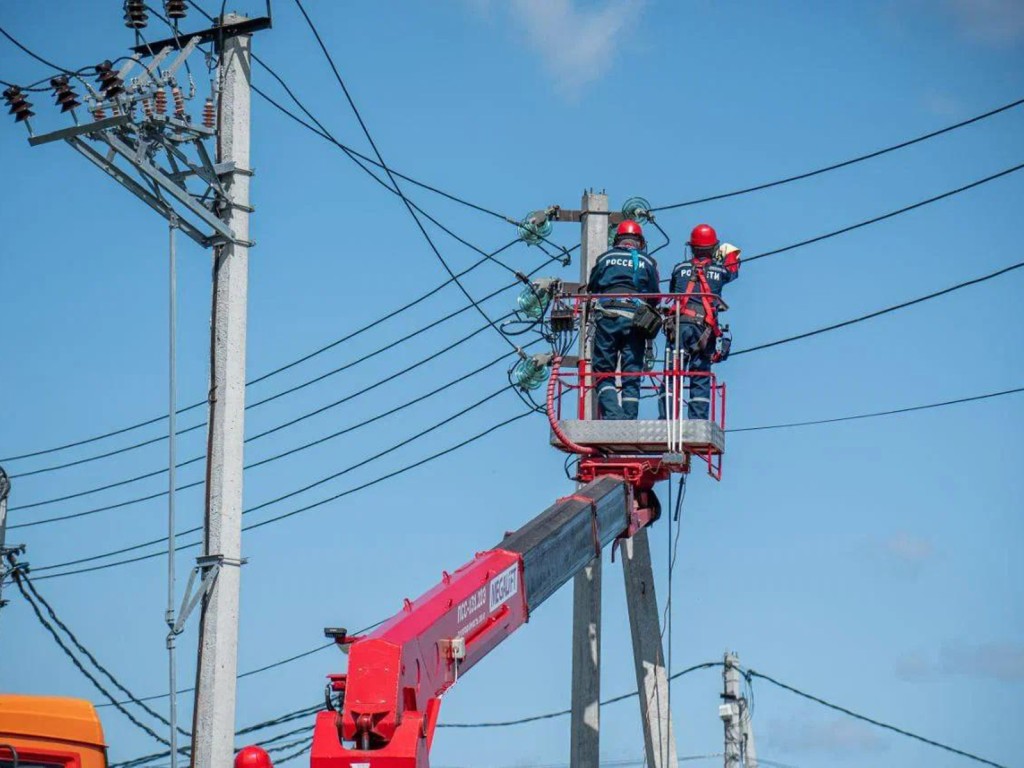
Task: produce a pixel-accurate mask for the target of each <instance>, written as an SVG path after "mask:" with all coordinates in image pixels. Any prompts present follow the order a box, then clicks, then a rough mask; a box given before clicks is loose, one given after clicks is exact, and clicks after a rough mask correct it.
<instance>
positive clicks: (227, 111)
mask: <svg viewBox="0 0 1024 768" xmlns="http://www.w3.org/2000/svg"><path fill="white" fill-rule="evenodd" d="M239 20H242V17H239V16H235V15H233V14H232V15H229V16H228V17H227V18H226V19H224V20H222V23H232V22H236V21H239ZM250 44H251V37H250V36H249V35H239V36H237V37H230V38H228V39H227V40H225V41H224V47H223V52H222V55H221V61H220V67H219V69H220V72H219V76H220V83H221V91H220V105H219V109H218V126H219V130H218V138H217V141H218V144H217V162H218V163H224V162H232V163H234V168H235V169H236V170H234V171H232V172H230V173H229V174H228V175H227V176H226V179H225V190H226V192H227V198H228V200H229V203H230V207H229V208H228V209H227V210H226V211H224V212H223V214H222V218H223V219H224V221H225V222H227V223H228V225H229V226H230V228H231V230H232V231H233V232H234V234H235V236H236V237H237V239H238V240H240V241H242V242H246V241H248V240H249V214H248V210H249V209H248V205H249V175H248V169H249V168H250V165H249V106H250V98H251V92H250V74H251V64H250V56H249V50H250ZM248 253H249V249H248V248H247V247H246V246H243V245H238V244H236V243H229V244H227V245H223V246H220V247H218V248H216V249H215V250H214V263H213V315H212V322H211V326H212V327H211V376H210V378H211V381H210V405H209V422H208V437H207V464H206V517H205V526H204V555H205V556H206V557H207V558H214V559H215V560H216V561H219V563H220V569H219V575H218V576H217V579H216V581H215V583H214V584H213V587H212V589H211V590H210V592H209V593H207V595H206V596H205V597H204V599H203V605H202V618H201V621H200V629H199V663H198V667H197V671H196V694H195V711H194V714H193V733H192V765H193V766H194V768H224V766H229V765H231V763H232V758H233V753H234V733H235V681H236V674H237V661H238V659H237V646H238V604H239V586H240V566H241V562H242V551H241V540H242V465H243V442H242V441H243V436H244V417H245V330H246V328H245V326H246V304H247V290H248ZM204 562H207V563H209V562H210V561H209V560H205V561H204Z"/></svg>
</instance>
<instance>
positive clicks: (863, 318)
mask: <svg viewBox="0 0 1024 768" xmlns="http://www.w3.org/2000/svg"><path fill="white" fill-rule="evenodd" d="M1021 267H1024V262H1017V263H1016V264H1012V265H1010V266H1007V267H1004V268H1002V269H999V270H996V271H995V272H991V273H989V274H986V275H982V276H980V277H976V278H973V279H971V280H965V281H962V282H959V283H956V284H954V285H952V286H949V287H947V288H943V289H942V290H939V291H933V292H931V293H928V294H925V295H924V296H919V297H917V298H914V299H910V300H908V301H904V302H900V303H898V304H894V305H891V306H888V307H885V308H883V309H880V310H876V311H874V312H870V313H867V314H865V315H860V316H858V317H855V318H851V319H849V320H844V321H842V322H839V323H833V324H831V325H827V326H823V327H821V328H817V329H815V330H812V331H807V332H804V333H800V334H796V335H794V336H788V337H785V338H782V339H777V340H775V341H771V342H766V343H764V344H759V345H756V346H753V347H748V348H746V349H741V350H737V351H736V352H733V353H732V356H738V355H744V354H747V353H749V352H756V351H760V350H763V349H769V348H771V347H776V346H780V345H782V344H788V343H790V342H794V341H799V340H801V339H806V338H809V337H811V336H817V335H819V334H823V333H828V332H830V331H834V330H838V329H840V328H845V327H847V326H851V325H855V324H857V323H861V322H864V321H866V320H870V319H873V318H876V317H880V316H882V315H886V314H889V313H892V312H896V311H899V310H902V309H906V308H908V307H911V306H914V305H916V304H921V303H923V302H926V301H930V300H932V299H935V298H939V297H941V296H944V295H946V294H949V293H952V292H954V291H958V290H961V289H963V288H967V287H970V286H972V285H977V284H979V283H983V282H986V281H988V280H993V279H995V278H998V277H1001V276H1003V275H1006V274H1008V273H1010V272H1013V271H1015V270H1018V269H1020V268H1021ZM480 330H483V329H480ZM478 332H479V331H478ZM509 383H510V384H511V383H512V382H511V372H510V373H509ZM517 394H519V393H518V390H517ZM520 399H522V396H521V395H520ZM525 402H526V401H525V400H524V403H525ZM529 407H532V408H535V409H536V408H539V407H540V406H538V405H537V404H536V403H533V404H532V405H530V406H529ZM275 429H276V428H275ZM272 431H273V430H272ZM264 434H269V432H267V433H262V434H260V435H256V436H254V437H253V438H250V439H256V438H257V437H261V436H263V435H264ZM201 458H202V457H196V458H193V459H190V460H189V462H188V463H191V462H194V461H199V460H201ZM264 463H265V462H264ZM164 471H166V470H159V471H156V472H152V473H149V474H147V475H142V476H139V477H137V478H133V479H131V480H128V481H120V483H118V484H124V483H126V482H133V481H134V480H135V479H142V478H143V477H151V476H153V475H155V474H160V473H162V472H164ZM195 484H198V483H195ZM195 484H193V485H195ZM115 485H116V484H115ZM109 487H113V486H112V485H108V486H103V487H100V488H98V489H94V490H93V491H85V492H81V493H79V494H72V495H69V496H65V497H60V498H57V499H51V500H48V501H43V502H36V503H34V504H28V505H22V506H20V507H15V508H12V511H13V510H17V509H26V508H29V507H33V506H42V505H44V504H48V503H54V502H57V501H64V500H66V499H67V498H76V497H77V496H78V495H86V494H87V493H91V492H95V491H97V490H105V489H106V488H109ZM185 487H191V486H185ZM148 498H151V497H143V500H146V499H148ZM94 511H95V510H90V511H87V512H85V513H76V515H74V516H82V515H84V514H92V513H93V512H94ZM99 511H103V510H102V509H101V510H99ZM55 519H66V518H64V517H59V518H49V519H47V520H46V521H37V522H36V523H23V524H20V525H12V526H10V527H11V528H16V527H21V526H25V525H31V524H39V523H41V522H52V521H53V520H55Z"/></svg>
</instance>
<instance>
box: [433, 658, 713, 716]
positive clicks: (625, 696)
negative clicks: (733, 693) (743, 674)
mask: <svg viewBox="0 0 1024 768" xmlns="http://www.w3.org/2000/svg"><path fill="white" fill-rule="evenodd" d="M721 666H724V664H723V663H722V662H721V661H706V662H704V663H703V664H694V665H693V666H692V667H687V668H686V669H682V670H680V671H678V672H676V673H675V674H673V675H671V676H669V678H668V679H669V682H671V681H673V680H678V679H679V678H681V677H685V676H686V675H688V674H690V673H691V672H696V671H698V670H701V669H712V668H714V667H721ZM638 695H639V692H638V691H632V692H630V693H623V694H621V695H619V696H613V697H612V698H610V699H605V700H604V701H602V702H601V704H600V706H602V707H606V706H608V705H609V704H616V703H618V702H620V701H625V700H626V699H632V698H633V697H634V696H638ZM570 712H572V710H571V709H560V710H558V711H557V712H545V713H544V714H541V715H530V716H528V717H520V718H517V719H515V720H499V721H496V722H487V723H438V724H437V727H438V728H462V729H467V728H506V727H508V726H512V725H524V724H526V723H535V722H537V721H539V720H553V719H555V718H557V717H564V716H565V715H568V714H569V713H570Z"/></svg>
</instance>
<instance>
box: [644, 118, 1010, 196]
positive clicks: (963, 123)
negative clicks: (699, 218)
mask: <svg viewBox="0 0 1024 768" xmlns="http://www.w3.org/2000/svg"><path fill="white" fill-rule="evenodd" d="M1021 104H1024V99H1017V100H1016V101H1011V102H1010V103H1009V104H1004V105H1003V106H1001V107H996V108H995V109H991V110H989V111H988V112H983V113H982V114H980V115H975V116H974V117H971V118H968V119H967V120H961V121H960V122H959V123H954V124H953V125H947V126H946V127H945V128H940V129H939V130H937V131H931V132H930V133H926V134H924V135H923V136H918V137H917V138H915V139H908V140H907V141H901V142H900V143H899V144H893V145H892V146H890V147H885V148H884V149H879V150H876V151H874V152H869V153H868V154H866V155H859V156H858V157H854V158H851V159H849V160H844V161H842V162H841V163H833V164H832V165H826V166H825V167H824V168H818V169H816V170H813V171H807V172H806V173H800V174H797V175H796V176H789V177H788V178H785V179H779V180H777V181H769V182H767V183H765V184H758V185H757V186H754V187H746V188H745V189H737V190H735V191H734V192H724V193H722V194H718V195H709V196H707V197H700V198H697V199H695V200H687V201H685V202H682V203H673V204H672V205H662V206H658V207H657V208H652V209H651V211H652V212H655V211H670V210H672V209H674V208H684V207H686V206H690V205H699V204H701V203H710V202H712V201H714V200H724V199H726V198H728V197H737V196H739V195H746V194H749V193H751V192H760V191H761V190H763V189H771V188H772V187H780V186H782V185H783V184H790V183H791V182H794V181H801V180H803V179H809V178H811V177H812V176H819V175H821V174H823V173H828V172H829V171H835V170H838V169H839V168H846V167H847V166H850V165H855V164H856V163H861V162H864V161H865V160H871V159H872V158H875V157H881V156H882V155H885V154H888V153H889V152H895V151H896V150H898V149H905V148H906V147H910V146H913V145H914V144H920V143H921V142H922V141H927V140H928V139H934V138H935V137H936V136H941V135H943V134H945V133H950V132H951V131H955V130H957V129H958V128H963V127H965V126H968V125H972V124H974V123H977V122H980V121H982V120H986V119H987V118H990V117H993V116H995V115H998V114H1001V113H1002V112H1007V111H1009V110H1011V109H1014V108H1015V107H1019V106H1020V105H1021Z"/></svg>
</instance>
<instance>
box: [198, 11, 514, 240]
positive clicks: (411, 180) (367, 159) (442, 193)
mask: <svg viewBox="0 0 1024 768" xmlns="http://www.w3.org/2000/svg"><path fill="white" fill-rule="evenodd" d="M188 3H189V5H191V6H192V7H193V8H195V9H196V10H197V11H199V13H201V14H202V15H203V16H205V17H206V18H207V20H208V21H211V22H212V21H214V17H213V16H210V15H209V13H207V12H206V11H205V10H204V9H203V8H202V6H200V5H199V3H197V2H195V1H194V0H188ZM252 58H253V61H255V62H257V63H258V64H260V66H262V67H263V68H264V69H265V70H266V71H267V72H268V73H269V74H270V75H271V76H273V77H274V79H276V80H277V81H278V82H279V83H280V84H281V85H282V86H284V88H285V90H286V91H288V93H289V96H291V98H292V100H293V101H295V103H296V104H297V105H298V106H299V108H300V109H302V111H303V112H305V113H306V115H307V116H309V118H310V119H311V120H313V121H314V122H315V123H316V124H317V125H318V126H319V127H320V129H321V130H322V131H323V134H321V135H322V136H323V138H325V139H329V140H331V141H334V139H333V137H331V136H329V131H327V129H326V128H324V126H323V124H322V123H320V121H319V120H317V119H316V118H315V117H313V115H312V114H311V113H310V112H309V111H308V110H307V109H306V108H305V107H303V106H302V105H301V103H300V102H299V100H298V99H297V98H296V97H295V96H294V94H293V93H292V92H291V89H290V88H289V87H288V86H287V85H286V84H285V82H284V80H283V79H282V78H281V77H280V76H279V75H278V74H277V73H276V72H275V71H274V70H273V69H272V68H271V67H270V65H268V64H267V63H266V62H264V61H263V60H262V59H260V58H259V57H258V56H257V55H256V54H252ZM254 90H255V89H254ZM261 95H263V96H264V98H267V97H266V96H265V95H264V94H261ZM336 143H338V146H339V148H340V149H343V150H346V151H348V152H351V153H352V154H353V155H354V156H355V157H357V158H359V159H360V160H362V161H364V162H367V163H370V164H371V165H374V166H376V167H377V168H379V169H381V170H384V171H390V173H392V174H394V175H395V176H397V177H398V178H400V179H402V180H403V181H408V182H409V183H410V184H413V185H415V186H417V187H420V188H421V189H425V190H427V191H429V192H433V193H434V194H437V195H440V196H441V197H444V198H447V199H448V200H451V201H452V202H455V203H459V204H460V205H464V206H466V207H467V208H471V209H473V210H475V211H479V212H480V213H485V214H487V215H488V216H493V217H495V218H497V219H501V220H502V221H505V222H508V223H516V222H515V220H514V219H510V218H509V217H508V216H506V215H505V214H503V213H499V212H497V211H495V210H492V209H490V208H487V207H485V206H482V205H479V204H478V203H474V202H472V201H470V200H466V199H465V198H462V197H459V196H458V195H454V194H452V193H451V192H446V191H445V190H443V189H439V188H438V187H435V186H432V185H430V184H427V183H425V182H423V181H420V180H418V179H415V178H413V177H411V176H407V175H406V174H404V173H402V172H400V171H397V170H395V169H394V168H389V167H388V166H385V165H384V164H383V163H382V162H380V161H379V160H374V159H373V158H371V157H369V156H367V155H364V154H362V153H360V152H358V151H356V150H355V149H353V148H352V147H349V146H346V145H343V144H341V143H340V142H336Z"/></svg>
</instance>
